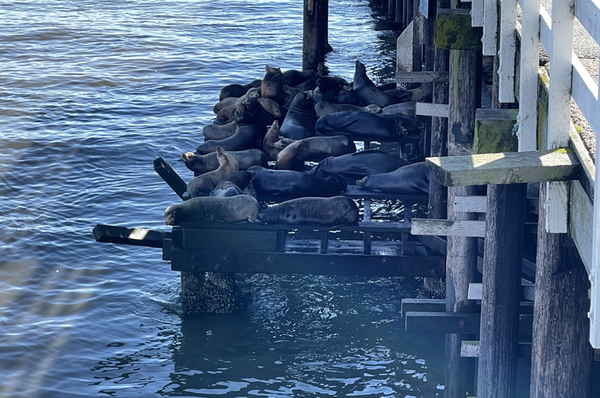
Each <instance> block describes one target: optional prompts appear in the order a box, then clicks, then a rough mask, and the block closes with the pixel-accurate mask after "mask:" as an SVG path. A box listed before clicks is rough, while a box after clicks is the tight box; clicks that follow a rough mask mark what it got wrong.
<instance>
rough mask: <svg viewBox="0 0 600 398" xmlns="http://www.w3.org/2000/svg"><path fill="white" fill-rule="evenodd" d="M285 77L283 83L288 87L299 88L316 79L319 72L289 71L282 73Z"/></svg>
mask: <svg viewBox="0 0 600 398" xmlns="http://www.w3.org/2000/svg"><path fill="white" fill-rule="evenodd" d="M282 75H283V83H284V84H287V85H288V86H290V87H292V86H297V85H298V84H302V83H304V82H306V81H308V80H311V79H314V78H315V77H317V72H315V71H313V70H296V69H288V70H286V71H284V72H283V73H282Z"/></svg>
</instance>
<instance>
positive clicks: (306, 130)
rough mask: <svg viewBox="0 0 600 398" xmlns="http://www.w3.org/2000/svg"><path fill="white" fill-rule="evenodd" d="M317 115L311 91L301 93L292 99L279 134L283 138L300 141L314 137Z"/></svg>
mask: <svg viewBox="0 0 600 398" xmlns="http://www.w3.org/2000/svg"><path fill="white" fill-rule="evenodd" d="M316 121H317V114H316V113H315V106H314V103H313V100H312V91H302V92H301V93H298V94H297V95H296V97H295V98H294V101H293V102H292V104H291V106H290V108H289V109H288V112H287V114H286V115H285V118H284V119H283V123H282V124H281V127H280V128H279V134H280V135H281V136H283V137H287V138H291V139H294V140H300V139H302V138H306V137H311V136H313V135H315V122H316Z"/></svg>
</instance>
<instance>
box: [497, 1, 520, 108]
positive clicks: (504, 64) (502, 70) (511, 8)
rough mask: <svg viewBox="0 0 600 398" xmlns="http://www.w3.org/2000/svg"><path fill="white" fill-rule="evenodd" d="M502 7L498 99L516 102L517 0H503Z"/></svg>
mask: <svg viewBox="0 0 600 398" xmlns="http://www.w3.org/2000/svg"><path fill="white" fill-rule="evenodd" d="M501 7H502V8H501V9H500V51H499V54H500V66H499V68H498V75H499V87H498V99H499V101H500V102H514V101H515V52H516V42H515V31H516V26H517V0H502V3H501Z"/></svg>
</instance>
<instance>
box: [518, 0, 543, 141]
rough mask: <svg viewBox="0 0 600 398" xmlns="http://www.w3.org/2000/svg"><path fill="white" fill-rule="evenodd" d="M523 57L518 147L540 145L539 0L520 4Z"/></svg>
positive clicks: (520, 70)
mask: <svg viewBox="0 0 600 398" xmlns="http://www.w3.org/2000/svg"><path fill="white" fill-rule="evenodd" d="M521 7H522V22H521V51H520V54H521V60H520V67H519V87H523V88H525V87H527V89H522V90H521V89H520V90H519V119H518V122H519V132H518V133H517V135H518V137H519V151H520V152H523V151H534V150H536V149H537V135H536V132H537V121H538V118H537V104H538V89H537V88H538V69H539V45H540V36H539V27H540V17H539V13H540V0H527V1H524V2H523V4H522V5H521Z"/></svg>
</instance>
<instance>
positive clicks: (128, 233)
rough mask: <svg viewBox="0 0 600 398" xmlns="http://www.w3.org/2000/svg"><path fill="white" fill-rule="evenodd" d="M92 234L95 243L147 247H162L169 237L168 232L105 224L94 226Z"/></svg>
mask: <svg viewBox="0 0 600 398" xmlns="http://www.w3.org/2000/svg"><path fill="white" fill-rule="evenodd" d="M92 232H93V234H94V239H96V242H107V243H120V244H124V245H134V246H147V247H163V240H164V239H166V238H169V237H170V236H171V233H170V232H161V231H154V230H151V229H145V228H126V227H117V226H114V225H105V224H96V226H95V227H94V229H93V230H92Z"/></svg>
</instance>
